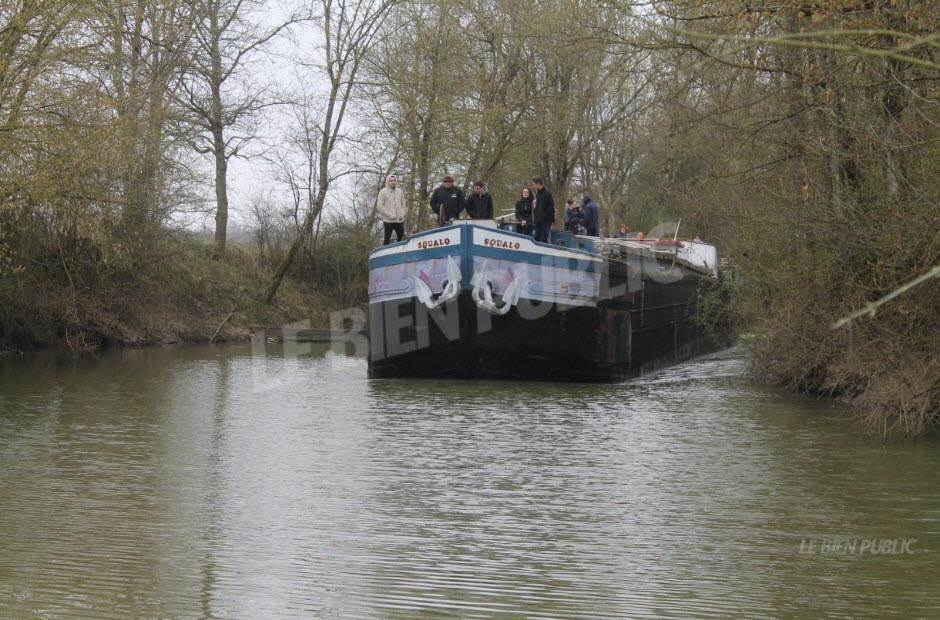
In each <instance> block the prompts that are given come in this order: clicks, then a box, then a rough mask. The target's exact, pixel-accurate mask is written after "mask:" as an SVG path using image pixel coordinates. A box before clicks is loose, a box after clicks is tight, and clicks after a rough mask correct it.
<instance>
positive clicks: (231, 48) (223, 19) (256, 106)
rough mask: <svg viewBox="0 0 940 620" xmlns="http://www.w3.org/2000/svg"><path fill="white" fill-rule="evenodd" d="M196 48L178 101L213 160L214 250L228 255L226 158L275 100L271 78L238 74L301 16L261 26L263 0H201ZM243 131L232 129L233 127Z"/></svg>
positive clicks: (244, 140)
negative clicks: (251, 122) (256, 118)
mask: <svg viewBox="0 0 940 620" xmlns="http://www.w3.org/2000/svg"><path fill="white" fill-rule="evenodd" d="M197 6H198V20H197V22H196V29H195V37H194V38H195V46H194V47H195V50H194V53H193V57H192V61H191V64H190V66H189V70H188V72H187V76H186V79H185V80H183V82H182V84H181V86H182V88H181V89H180V92H179V100H180V102H181V104H182V105H183V107H184V108H185V109H186V110H187V111H188V113H189V117H190V121H191V122H192V124H193V125H194V126H196V127H197V128H198V130H199V131H198V133H197V134H196V136H195V139H194V144H193V148H195V149H196V151H197V152H199V153H202V154H204V155H211V156H212V159H213V162H214V164H215V201H216V210H215V250H214V252H213V257H214V258H221V257H222V256H224V255H225V241H226V231H227V227H228V211H229V208H228V184H227V174H228V162H229V160H230V159H231V158H232V157H237V156H239V155H240V154H242V152H243V149H244V147H245V145H246V144H248V143H249V142H250V141H251V140H253V139H254V137H255V136H254V135H253V132H251V131H250V130H247V127H246V124H247V123H248V122H250V121H251V120H253V119H254V118H255V117H256V116H257V115H258V113H259V112H260V111H261V110H263V109H264V108H265V107H267V106H270V105H272V104H273V103H275V98H274V97H273V95H272V87H271V84H270V82H269V81H268V80H258V79H257V75H253V76H251V77H250V78H248V79H239V78H241V77H243V76H242V73H243V72H244V70H245V68H246V66H247V65H248V64H249V63H250V61H251V60H252V59H253V58H254V57H255V55H257V54H258V53H260V52H263V51H264V50H265V49H266V47H267V46H268V44H269V43H271V42H272V41H273V40H274V39H275V38H276V37H277V36H278V35H280V34H282V33H283V32H285V29H287V28H288V27H289V26H290V25H291V24H293V23H295V22H296V21H297V19H298V16H297V15H296V14H292V15H290V16H288V17H286V18H285V19H283V20H281V21H280V22H279V23H277V24H276V25H273V26H268V27H265V26H262V25H261V24H260V21H261V19H262V18H263V16H264V10H265V9H266V3H265V2H264V0H200V2H199V4H198V5H197ZM236 127H237V128H240V129H242V130H245V131H241V132H234V131H232V130H233V129H234V128H236Z"/></svg>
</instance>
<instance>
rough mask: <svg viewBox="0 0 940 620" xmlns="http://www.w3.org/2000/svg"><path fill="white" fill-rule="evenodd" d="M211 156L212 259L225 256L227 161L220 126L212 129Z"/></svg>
mask: <svg viewBox="0 0 940 620" xmlns="http://www.w3.org/2000/svg"><path fill="white" fill-rule="evenodd" d="M212 145H213V155H214V156H215V205H216V206H215V250H214V251H213V253H212V258H214V259H217V260H218V259H220V258H222V257H224V256H225V240H226V235H227V232H228V188H227V183H226V174H227V172H228V160H226V159H225V140H224V137H223V134H222V126H221V125H218V126H216V127H213V128H212Z"/></svg>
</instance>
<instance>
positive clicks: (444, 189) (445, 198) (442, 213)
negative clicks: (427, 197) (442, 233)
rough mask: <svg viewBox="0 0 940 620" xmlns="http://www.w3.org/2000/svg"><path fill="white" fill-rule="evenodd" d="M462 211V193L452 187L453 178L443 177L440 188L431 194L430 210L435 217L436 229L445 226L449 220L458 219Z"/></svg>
mask: <svg viewBox="0 0 940 620" xmlns="http://www.w3.org/2000/svg"><path fill="white" fill-rule="evenodd" d="M463 209H464V199H463V191H461V189H460V188H459V187H454V177H452V176H450V175H449V174H448V175H445V176H444V179H443V180H442V184H441V186H440V187H438V188H437V189H436V190H434V193H432V194H431V210H432V211H434V215H436V216H437V225H438V227H440V226H447V223H448V222H449V221H450V220H455V219H457V218H458V217H460V213H461V211H463Z"/></svg>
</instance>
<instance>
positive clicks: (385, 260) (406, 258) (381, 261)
mask: <svg viewBox="0 0 940 620" xmlns="http://www.w3.org/2000/svg"><path fill="white" fill-rule="evenodd" d="M461 249H462V246H461V245H457V246H453V245H450V246H446V247H442V248H431V249H429V250H414V251H412V252H399V253H397V254H389V255H388V256H376V257H375V258H370V259H369V269H372V268H374V267H385V266H387V265H401V264H402V263H416V262H418V261H421V260H429V259H432V258H443V257H445V256H459V255H460V254H461ZM458 264H459V262H458Z"/></svg>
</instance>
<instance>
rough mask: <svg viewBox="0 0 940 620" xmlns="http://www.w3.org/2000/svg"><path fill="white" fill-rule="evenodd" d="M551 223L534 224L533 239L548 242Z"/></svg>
mask: <svg viewBox="0 0 940 620" xmlns="http://www.w3.org/2000/svg"><path fill="white" fill-rule="evenodd" d="M551 231H552V224H551V222H549V223H548V224H536V225H535V240H536V241H541V242H542V243H548V241H549V238H550V236H551Z"/></svg>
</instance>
